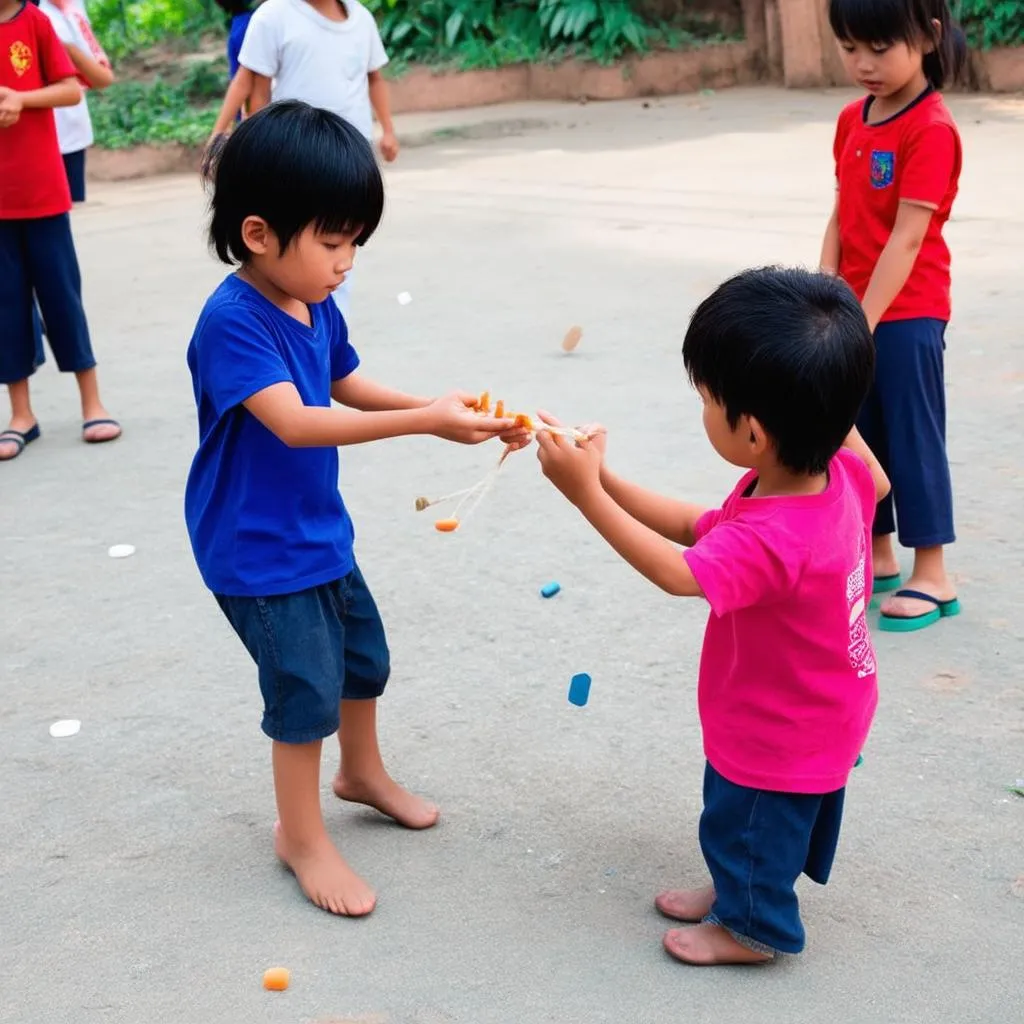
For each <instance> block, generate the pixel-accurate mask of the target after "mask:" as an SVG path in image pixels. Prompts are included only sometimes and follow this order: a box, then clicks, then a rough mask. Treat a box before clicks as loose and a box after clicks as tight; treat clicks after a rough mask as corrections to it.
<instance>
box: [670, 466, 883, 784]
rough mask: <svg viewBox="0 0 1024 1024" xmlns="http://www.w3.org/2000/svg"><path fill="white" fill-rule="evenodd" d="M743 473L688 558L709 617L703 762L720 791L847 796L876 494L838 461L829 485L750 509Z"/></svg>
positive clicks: (867, 480) (866, 688) (703, 523)
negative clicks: (720, 782)
mask: <svg viewBox="0 0 1024 1024" xmlns="http://www.w3.org/2000/svg"><path fill="white" fill-rule="evenodd" d="M755 481H756V473H754V472H753V471H752V472H750V473H748V474H747V475H746V476H745V477H744V478H743V479H742V480H741V481H740V482H739V484H738V485H737V487H736V489H735V490H734V491H733V492H732V494H731V495H729V498H728V500H727V501H726V502H725V504H724V505H723V506H722V508H721V509H715V510H713V511H710V512H706V513H705V514H704V515H703V516H701V518H700V519H699V520H698V522H697V528H696V535H697V542H696V543H695V544H694V546H693V547H692V548H690V549H689V550H688V551H687V552H686V553H685V555H684V557H685V558H686V561H687V564H688V565H689V567H690V570H691V571H692V572H693V575H694V576H695V577H696V579H697V583H698V584H699V585H700V587H701V589H702V590H703V591H704V594H705V596H706V597H707V599H708V603H709V604H710V605H711V615H710V617H709V618H708V625H707V630H706V632H705V634H704V648H703V651H702V653H701V662H700V679H699V683H698V688H697V696H698V703H699V706H700V719H701V726H702V728H703V732H704V753H705V755H706V757H707V759H708V761H709V762H710V763H711V765H712V767H713V768H714V769H715V770H716V771H717V772H719V773H720V774H721V775H724V776H725V778H727V779H728V780H729V781H730V782H734V783H736V784H737V785H740V786H750V787H751V788H753V789H768V790H776V791H779V792H784V793H831V792H833V791H834V790H837V789H841V788H842V787H843V786H845V785H846V780H847V777H848V776H849V774H850V770H851V769H852V768H853V763H854V761H856V759H857V755H858V754H859V753H860V751H861V748H862V746H863V744H864V741H865V739H866V738H867V734H868V730H869V728H870V726H871V719H872V717H873V715H874V712H875V706H876V704H877V703H878V683H877V677H876V669H875V652H874V649H873V648H872V645H871V637H870V634H869V633H868V626H867V621H866V619H865V612H866V610H867V603H868V601H869V599H870V594H871V582H872V581H871V559H870V557H869V552H870V550H871V523H872V520H873V519H874V514H875V486H874V483H873V482H872V479H871V473H870V472H869V470H868V468H867V466H865V465H864V463H863V462H862V461H861V460H860V459H859V458H858V457H857V456H856V455H854V454H853V453H852V452H849V451H847V450H846V449H843V450H842V451H840V452H839V454H838V455H836V457H835V458H834V459H833V460H832V462H831V464H830V465H829V480H828V486H827V487H826V489H825V490H824V491H823V492H822V493H821V494H815V495H807V496H804V497H780V498H749V497H744V495H745V494H747V493H748V492H750V491H751V490H753V485H754V483H755Z"/></svg>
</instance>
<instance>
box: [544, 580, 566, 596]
mask: <svg viewBox="0 0 1024 1024" xmlns="http://www.w3.org/2000/svg"><path fill="white" fill-rule="evenodd" d="M561 589H562V584H561V583H555V582H551V583H545V584H544V586H543V587H541V588H540V596H541V597H554V596H555V594H557V593H558V592H559V591H560V590H561Z"/></svg>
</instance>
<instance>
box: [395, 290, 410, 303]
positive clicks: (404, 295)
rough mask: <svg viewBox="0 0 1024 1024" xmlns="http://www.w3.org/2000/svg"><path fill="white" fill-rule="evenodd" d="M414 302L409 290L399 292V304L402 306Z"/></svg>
mask: <svg viewBox="0 0 1024 1024" xmlns="http://www.w3.org/2000/svg"><path fill="white" fill-rule="evenodd" d="M410 302H412V296H411V295H410V294H409V293H408V292H399V293H398V304H399V305H400V306H408V305H409V303H410Z"/></svg>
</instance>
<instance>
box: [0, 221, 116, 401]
mask: <svg viewBox="0 0 1024 1024" xmlns="http://www.w3.org/2000/svg"><path fill="white" fill-rule="evenodd" d="M33 295H35V299H36V301H38V303H39V313H38V314H37V312H36V307H35V302H34V301H33ZM40 314H41V315H42V319H43V322H44V323H45V324H46V336H47V339H48V341H49V343H50V348H51V349H52V351H53V355H54V357H55V358H56V360H57V366H58V367H59V368H60V369H61V370H62V371H63V372H65V373H79V372H81V371H82V370H91V369H92V368H93V367H94V366H95V365H96V359H95V357H94V356H93V352H92V344H91V342H90V340H89V326H88V324H87V323H86V319H85V309H84V308H83V306H82V277H81V273H80V272H79V269H78V256H77V255H76V254H75V243H74V240H73V239H72V237H71V218H70V217H69V216H68V214H66V213H62V214H59V215H58V216H56V217H37V218H34V219H31V220H0V324H3V333H2V335H0V384H13V383H15V382H16V381H20V380H24V379H25V378H26V377H30V376H32V374H33V373H35V371H36V369H37V368H38V367H39V366H40V365H41V364H42V362H43V361H44V359H45V355H44V353H43V347H42V338H41V333H40V323H39V316H40Z"/></svg>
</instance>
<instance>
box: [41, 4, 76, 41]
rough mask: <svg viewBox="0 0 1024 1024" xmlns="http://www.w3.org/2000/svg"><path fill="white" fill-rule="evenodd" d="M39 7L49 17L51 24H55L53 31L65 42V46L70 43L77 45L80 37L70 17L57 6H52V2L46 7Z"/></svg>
mask: <svg viewBox="0 0 1024 1024" xmlns="http://www.w3.org/2000/svg"><path fill="white" fill-rule="evenodd" d="M39 9H40V10H41V11H42V12H43V14H45V15H46V17H47V18H48V19H49V22H50V24H51V25H52V26H53V31H54V32H56V33H57V38H58V39H59V40H60V41H61V42H62V43H64V45H65V46H66V45H67V44H68V43H71V44H73V45H77V43H78V37H77V35H76V33H75V30H74V27H73V26H72V24H71V21H70V19H69V18H67V17H65V16H64V15H63V14H61V12H60V11H58V10H57V9H56V8H55V7H52V6H51V5H50V4H47V5H46V6H45V7H40V8H39Z"/></svg>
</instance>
